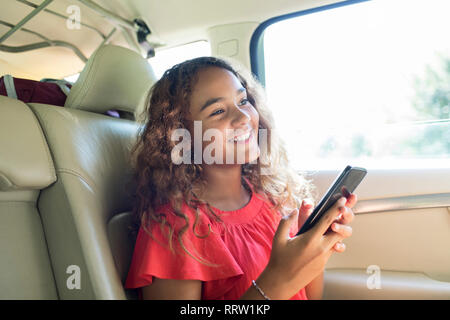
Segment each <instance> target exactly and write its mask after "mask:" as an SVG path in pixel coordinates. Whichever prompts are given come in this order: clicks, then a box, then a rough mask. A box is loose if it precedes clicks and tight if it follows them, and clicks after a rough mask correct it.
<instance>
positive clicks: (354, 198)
mask: <svg viewBox="0 0 450 320" xmlns="http://www.w3.org/2000/svg"><path fill="white" fill-rule="evenodd" d="M356 202H358V197H357V196H356V194H354V193H351V194H350V196H349V197H348V198H347V203H346V204H345V206H346V207H349V208H353V207H354V206H355V205H356Z"/></svg>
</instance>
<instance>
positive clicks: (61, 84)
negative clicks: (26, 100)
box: [40, 78, 70, 96]
mask: <svg viewBox="0 0 450 320" xmlns="http://www.w3.org/2000/svg"><path fill="white" fill-rule="evenodd" d="M40 82H51V83H55V84H57V85H58V87H59V88H60V89H61V91H62V92H64V94H65V95H66V96H68V95H69V93H70V88H69V87H68V86H67V84H68V83H70V82H68V81H65V80H58V79H49V78H44V79H41V80H40Z"/></svg>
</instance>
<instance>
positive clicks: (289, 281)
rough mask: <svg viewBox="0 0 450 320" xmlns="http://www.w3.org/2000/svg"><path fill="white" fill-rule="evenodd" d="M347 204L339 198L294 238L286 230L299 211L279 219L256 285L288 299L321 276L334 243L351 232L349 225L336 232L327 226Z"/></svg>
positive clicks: (295, 219) (277, 297) (280, 297)
mask: <svg viewBox="0 0 450 320" xmlns="http://www.w3.org/2000/svg"><path fill="white" fill-rule="evenodd" d="M346 203H347V199H346V198H345V197H342V198H341V199H339V200H338V201H336V203H335V204H334V205H333V207H331V208H330V209H329V210H328V211H327V212H326V213H325V214H324V215H323V216H322V217H321V218H320V220H319V222H318V223H317V224H316V225H315V226H314V227H313V228H311V229H310V230H309V231H307V232H305V233H303V234H301V235H299V236H296V237H293V238H290V237H289V231H290V229H291V227H292V225H293V224H294V223H296V222H297V219H298V210H295V211H293V212H292V213H291V214H290V215H289V216H287V217H284V218H282V219H281V221H280V224H279V225H278V228H277V230H276V233H275V236H274V239H273V243H272V252H271V255H270V259H269V263H268V264H267V267H266V269H265V270H264V271H263V272H262V273H261V276H260V277H259V278H258V284H259V285H260V286H261V287H262V288H265V289H264V290H265V291H266V294H267V295H268V296H269V297H271V296H272V298H273V299H289V298H290V297H292V296H293V295H294V294H296V293H297V292H298V291H299V290H300V289H302V288H304V287H305V286H306V285H307V284H308V283H310V282H311V281H312V280H313V279H315V278H316V277H317V276H319V275H320V273H321V272H322V271H323V270H324V268H325V264H326V263H327V261H328V259H329V258H330V256H331V255H332V254H333V252H334V251H335V250H334V248H335V247H336V244H337V243H339V242H340V241H342V240H343V239H344V238H347V237H349V236H350V235H351V227H349V226H346V225H341V230H340V231H339V232H335V231H333V230H332V229H331V228H330V226H331V225H332V224H333V222H335V220H337V218H338V216H339V215H340V214H343V213H344V212H345V211H350V212H351V208H350V207H346V206H345V205H346ZM353 205H354V203H353ZM353 205H352V206H353ZM351 214H353V213H352V212H351ZM327 231H328V232H327Z"/></svg>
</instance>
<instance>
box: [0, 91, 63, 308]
mask: <svg viewBox="0 0 450 320" xmlns="http://www.w3.org/2000/svg"><path fill="white" fill-rule="evenodd" d="M0 150H1V153H0V300H3V299H21V300H22V299H58V293H57V289H56V286H55V280H54V276H53V271H52V264H51V262H50V256H49V252H48V250H47V241H46V238H45V234H44V230H43V227H42V220H41V217H40V215H39V212H38V209H37V202H38V197H39V193H40V190H41V189H44V188H46V187H48V186H50V185H51V184H52V183H54V182H55V181H56V173H55V168H54V165H53V160H52V158H51V155H50V151H49V148H48V145H47V142H46V141H45V138H44V135H43V132H42V130H41V127H40V126H39V123H38V121H37V119H36V117H35V116H34V114H33V112H32V111H31V110H30V108H29V107H28V106H27V105H26V104H25V103H23V102H21V101H19V100H16V99H12V98H8V97H5V96H0Z"/></svg>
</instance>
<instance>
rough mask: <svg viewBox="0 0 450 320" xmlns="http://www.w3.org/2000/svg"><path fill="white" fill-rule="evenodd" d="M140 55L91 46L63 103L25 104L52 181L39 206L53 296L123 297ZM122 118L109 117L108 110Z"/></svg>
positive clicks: (148, 73) (142, 86)
mask: <svg viewBox="0 0 450 320" xmlns="http://www.w3.org/2000/svg"><path fill="white" fill-rule="evenodd" d="M155 80H156V79H155V76H154V73H153V71H152V68H151V67H150V65H149V63H148V61H147V60H145V59H144V58H142V57H141V56H140V55H139V54H138V53H136V52H134V51H131V50H129V49H126V48H122V47H117V46H113V45H105V46H103V47H101V48H99V49H98V50H96V51H95V52H94V54H93V55H92V56H91V57H90V59H89V60H88V62H87V64H86V66H85V68H84V69H83V71H82V72H81V74H80V77H79V79H78V81H77V82H76V83H75V84H74V86H73V87H72V90H71V92H70V94H69V96H68V98H67V101H66V104H65V107H64V108H61V107H59V108H57V107H54V106H50V105H45V104H37V103H30V104H29V106H30V108H31V109H32V110H33V112H34V113H35V115H36V117H37V118H38V120H39V123H40V125H41V127H42V129H43V132H44V134H45V137H46V140H47V143H48V146H49V148H50V151H51V154H52V157H53V162H54V167H55V168H54V169H55V172H56V177H57V180H56V182H55V183H53V184H52V185H51V186H49V187H48V188H46V189H44V190H42V192H41V194H40V197H39V200H38V208H39V211H40V213H41V217H42V223H43V226H44V230H45V235H46V238H47V243H48V251H49V253H50V258H51V263H52V268H53V274H54V278H55V283H56V287H57V291H58V295H59V298H60V299H126V298H134V297H135V294H134V292H125V291H124V289H123V283H124V281H125V277H126V274H127V271H128V265H129V262H130V259H131V255H132V250H133V245H134V239H132V238H130V237H129V236H128V228H127V227H128V225H129V224H130V221H131V214H130V211H131V197H130V192H129V190H128V189H127V188H129V183H128V182H129V181H130V178H131V165H130V157H129V154H130V149H131V147H132V145H133V144H134V143H135V141H136V137H137V133H138V130H139V126H140V124H139V123H138V122H136V121H135V120H134V119H137V118H138V116H139V114H140V113H141V112H142V110H143V109H144V105H145V100H146V97H147V93H148V91H149V89H150V87H151V86H152V84H153V83H154V82H155ZM111 109H114V110H119V111H121V112H125V113H128V114H129V115H130V117H129V119H119V118H114V117H109V116H107V115H105V114H104V113H105V112H106V111H108V110H111Z"/></svg>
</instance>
